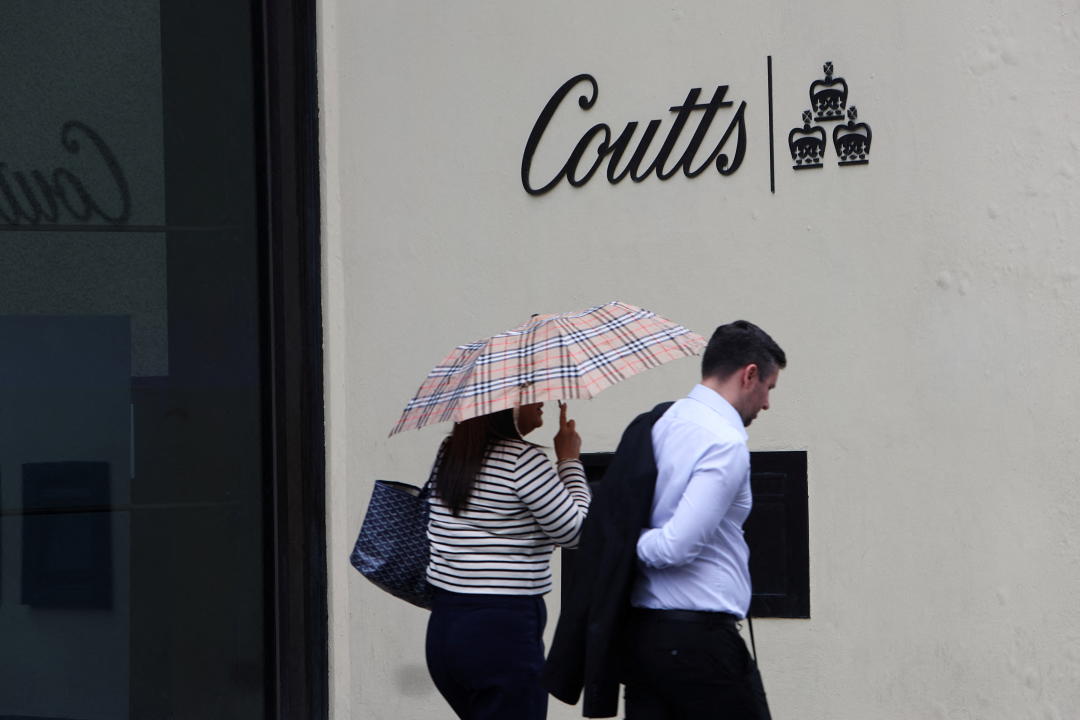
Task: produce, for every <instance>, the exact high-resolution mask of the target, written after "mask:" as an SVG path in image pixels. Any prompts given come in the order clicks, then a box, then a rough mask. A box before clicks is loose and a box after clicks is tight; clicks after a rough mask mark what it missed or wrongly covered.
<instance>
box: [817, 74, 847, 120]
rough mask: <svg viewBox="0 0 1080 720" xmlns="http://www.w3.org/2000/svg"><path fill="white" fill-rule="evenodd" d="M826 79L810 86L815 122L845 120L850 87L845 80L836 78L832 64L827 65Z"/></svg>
mask: <svg viewBox="0 0 1080 720" xmlns="http://www.w3.org/2000/svg"><path fill="white" fill-rule="evenodd" d="M824 70H825V79H824V80H815V81H814V82H812V83H811V84H810V107H812V108H813V109H814V113H815V117H814V120H816V121H818V122H832V121H834V120H843V119H844V108H845V107H846V106H847V96H848V86H847V81H845V80H844V78H839V77H838V78H834V77H833V76H832V75H833V64H832V62H827V63H825V67H824Z"/></svg>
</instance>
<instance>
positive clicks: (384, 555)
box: [349, 480, 434, 610]
mask: <svg viewBox="0 0 1080 720" xmlns="http://www.w3.org/2000/svg"><path fill="white" fill-rule="evenodd" d="M430 492H431V483H430V482H428V483H427V484H425V485H424V487H423V488H418V487H416V486H415V485H409V484H407V483H400V482H392V481H390V480H376V481H375V488H374V489H373V490H372V491H371V502H370V503H368V509H367V514H366V515H365V516H364V522H363V524H362V525H361V526H360V535H359V536H358V537H357V538H356V545H354V546H353V551H352V554H351V555H350V556H349V561H350V562H351V563H352V565H353V567H355V568H356V569H357V570H359V571H360V574H362V575H363V576H364V577H366V578H367V579H368V580H370V581H371V582H373V583H375V584H376V585H378V586H379V587H380V588H382V589H383V590H385V591H386V592H388V593H390V594H391V595H393V596H395V597H399V598H401V599H402V600H405V601H406V602H410V603H412V604H413V605H416V606H418V607H422V608H427V609H429V610H430V609H431V600H432V595H433V592H434V588H432V586H431V585H430V584H429V583H428V581H427V564H428V555H429V548H428V539H427V524H428V495H429V494H430Z"/></svg>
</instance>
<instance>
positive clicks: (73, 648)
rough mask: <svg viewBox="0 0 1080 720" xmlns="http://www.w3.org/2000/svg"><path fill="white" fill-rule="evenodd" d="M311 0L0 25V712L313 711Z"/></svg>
mask: <svg viewBox="0 0 1080 720" xmlns="http://www.w3.org/2000/svg"><path fill="white" fill-rule="evenodd" d="M313 8H314V2H313V1H311V0H306V1H305V0H264V1H263V2H258V3H253V2H250V1H249V0H159V1H155V2H137V1H135V0H99V1H98V2H94V3H56V2H41V1H40V0H13V2H10V3H7V4H6V5H5V13H4V22H3V23H2V24H0V67H3V68H4V73H5V80H6V87H7V92H6V94H5V101H4V103H3V107H2V108H0V117H2V118H3V120H4V122H3V123H2V127H3V133H0V638H3V640H2V641H0V720H3V719H5V718H22V717H34V718H56V719H58V720H60V719H62V720H125V719H127V718H131V719H132V720H134V719H136V718H140V719H141V718H175V719H177V720H189V719H190V720H214V719H216V718H221V719H222V720H225V719H228V720H249V719H250V720H254V719H257V718H258V719H262V718H273V717H304V718H314V719H316V720H317V719H318V718H324V717H325V716H326V707H325V705H326V658H325V655H326V637H325V625H326V618H325V609H326V598H325V563H324V560H323V556H322V553H323V544H324V531H323V525H322V518H323V507H322V492H323V489H322V483H323V477H322V444H321V442H322V436H321V431H320V428H321V384H320V383H321V380H320V378H321V376H320V372H319V368H320V367H321V360H320V358H319V355H318V352H319V351H318V348H319V347H320V345H321V340H320V338H319V337H318V333H319V326H320V321H319V315H318V298H319V289H318V237H317V228H318V218H317V215H316V208H317V207H318V199H317V197H315V196H314V193H315V192H316V190H315V189H316V188H317V187H318V178H317V169H316V167H315V165H314V158H315V157H317V148H316V139H315V136H314V123H315V117H316V116H315V105H314V97H315V96H314V84H313V79H314V71H315V68H314V57H313V53H314V47H315V45H314V35H313V27H314V25H313V18H314V16H313Z"/></svg>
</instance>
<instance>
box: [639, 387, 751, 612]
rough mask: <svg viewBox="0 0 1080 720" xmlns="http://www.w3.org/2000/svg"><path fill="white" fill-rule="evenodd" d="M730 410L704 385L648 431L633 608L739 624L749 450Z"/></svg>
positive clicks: (745, 579)
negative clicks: (649, 460)
mask: <svg viewBox="0 0 1080 720" xmlns="http://www.w3.org/2000/svg"><path fill="white" fill-rule="evenodd" d="M746 437H747V436H746V429H745V428H744V427H743V422H742V418H741V417H739V413H738V411H737V410H735V408H734V407H732V406H731V404H730V403H729V402H728V401H727V400H725V399H724V398H723V397H721V396H720V395H719V394H718V393H716V392H714V391H713V390H710V389H709V388H707V387H705V386H704V385H696V386H695V387H694V389H693V390H691V391H690V394H689V395H688V396H687V397H685V398H683V399H682V400H679V401H678V402H676V403H675V404H674V405H672V406H671V408H669V409H668V411H667V412H666V413H664V415H663V417H661V418H660V419H659V420H658V421H657V422H656V425H654V426H653V430H652V441H653V450H654V453H655V455H656V467H657V477H656V492H655V494H654V495H653V504H652V514H651V516H650V529H647V530H643V531H642V533H641V536H640V537H639V538H638V544H637V555H638V570H639V573H638V577H637V579H636V580H635V582H634V588H633V591H632V594H631V599H630V602H631V604H632V605H634V606H635V607H645V608H657V609H667V610H709V611H720V612H727V613H731V614H733V615H737V616H738V617H745V616H746V612H747V610H748V609H749V607H750V569H749V566H748V562H749V559H750V551H749V549H748V548H747V546H746V540H745V539H744V538H743V529H742V526H743V523H744V522H745V521H746V518H747V516H748V515H749V514H750V506H751V503H752V495H751V493H750V451H749V450H748V449H747V447H746Z"/></svg>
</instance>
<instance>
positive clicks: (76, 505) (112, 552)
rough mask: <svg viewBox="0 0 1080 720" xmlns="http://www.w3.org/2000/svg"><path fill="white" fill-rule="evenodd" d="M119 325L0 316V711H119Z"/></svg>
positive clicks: (125, 355)
mask: <svg viewBox="0 0 1080 720" xmlns="http://www.w3.org/2000/svg"><path fill="white" fill-rule="evenodd" d="M129 327H130V321H129V319H128V318H127V317H118V316H113V317H92V316H91V317H86V316H83V317H78V316H69V317H48V316H22V317H12V316H8V317H0V347H2V348H3V349H4V351H3V353H0V428H2V430H3V432H0V476H2V477H3V478H4V483H3V486H2V488H0V492H2V497H0V500H2V507H3V510H4V514H3V515H0V518H2V520H0V533H2V537H0V552H2V553H3V557H2V558H0V572H2V577H0V593H2V597H0V637H3V638H4V643H3V644H4V647H5V651H3V652H0V716H3V715H26V716H43V717H70V718H85V719H86V720H95V719H97V718H102V719H103V720H104V719H105V718H110V719H111V718H125V717H127V716H128V707H127V701H126V698H127V695H128V676H129V661H128V657H129V652H130V651H129V646H130V632H129V606H130V602H129V588H130V573H129V565H130V563H129V556H130V541H129V537H130V533H129V518H128V514H127V513H124V512H96V513H87V512H85V511H86V510H88V509H91V508H93V507H98V508H100V502H101V501H102V500H104V505H105V506H107V507H112V506H116V505H120V506H125V505H127V504H128V501H129V496H130V479H129V478H130V472H131V471H130V457H131V448H130V442H131V427H130V418H131V394H130V384H131V377H130V376H131V360H130V358H131V353H130V340H129ZM24 498H25V499H26V500H27V501H28V504H26V505H24ZM27 511H29V512H30V513H31V514H30V515H26V514H23V513H25V512H27ZM28 541H29V542H30V543H33V545H32V546H27V544H26V543H27V542H28ZM77 542H81V543H82V544H81V545H80V546H75V547H70V548H66V549H65V548H64V546H63V544H64V543H77ZM66 553H68V554H66ZM106 583H107V584H106ZM13 648H18V652H12V651H11V649H13ZM103 658H107V659H108V660H107V661H105V662H103V661H102V659H103Z"/></svg>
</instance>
